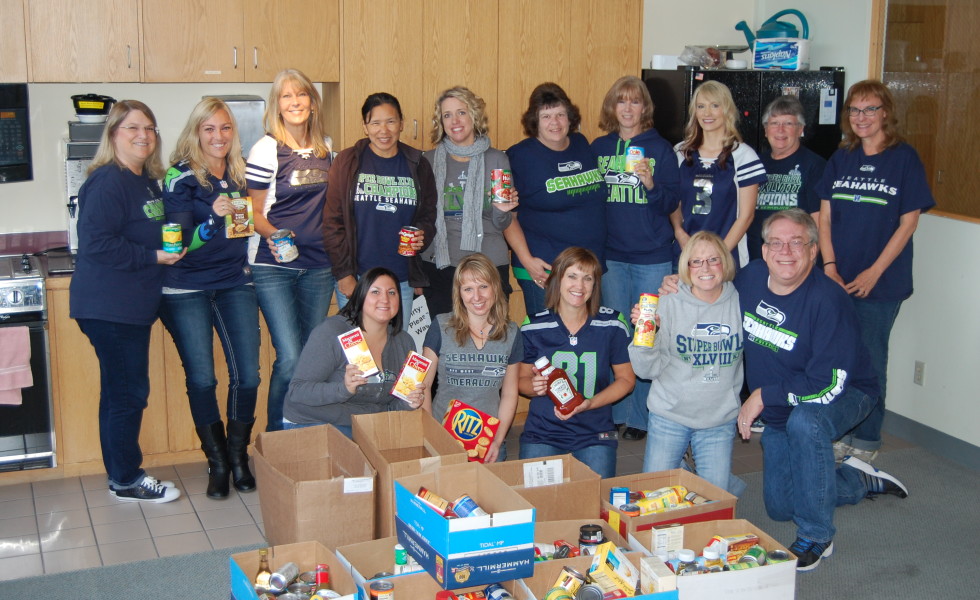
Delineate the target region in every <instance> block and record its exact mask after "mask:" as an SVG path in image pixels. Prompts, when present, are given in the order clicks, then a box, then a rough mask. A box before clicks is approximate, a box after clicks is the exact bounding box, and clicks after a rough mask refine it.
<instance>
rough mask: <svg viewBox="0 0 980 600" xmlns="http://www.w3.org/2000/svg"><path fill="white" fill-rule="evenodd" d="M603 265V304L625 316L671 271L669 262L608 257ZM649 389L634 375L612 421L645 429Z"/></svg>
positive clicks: (655, 289) (614, 412)
mask: <svg viewBox="0 0 980 600" xmlns="http://www.w3.org/2000/svg"><path fill="white" fill-rule="evenodd" d="M606 269H607V271H606V272H605V273H604V274H603V275H602V305H603V306H608V307H609V308H612V309H614V310H618V311H619V312H621V313H623V315H625V316H626V319H627V320H628V319H629V318H630V311H631V310H633V305H634V304H636V303H637V302H639V300H640V294H656V293H657V289H658V288H659V287H660V283H661V282H662V281H663V279H664V277H665V276H667V275H670V274H671V273H672V271H671V270H670V263H669V262H665V263H657V264H653V265H636V264H632V263H626V262H619V261H615V260H607V261H606ZM649 393H650V380H649V379H640V378H639V377H637V378H636V386H635V387H634V388H633V391H632V392H630V394H629V395H628V396H626V397H625V398H623V399H622V400H620V401H618V402H616V403H615V404H613V408H612V411H613V422H614V423H623V424H625V425H626V426H627V427H632V428H634V429H642V430H644V431H646V430H647V395H648V394H649Z"/></svg>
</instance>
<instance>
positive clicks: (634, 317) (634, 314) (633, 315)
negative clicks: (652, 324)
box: [630, 303, 660, 330]
mask: <svg viewBox="0 0 980 600" xmlns="http://www.w3.org/2000/svg"><path fill="white" fill-rule="evenodd" d="M639 319H640V305H639V303H637V304H634V305H633V310H631V311H630V323H632V324H633V325H636V322H637V321H638V320H639ZM653 320H654V321H656V323H657V329H658V330H659V329H660V313H655V314H654V315H653Z"/></svg>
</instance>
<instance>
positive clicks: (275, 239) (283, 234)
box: [269, 229, 299, 263]
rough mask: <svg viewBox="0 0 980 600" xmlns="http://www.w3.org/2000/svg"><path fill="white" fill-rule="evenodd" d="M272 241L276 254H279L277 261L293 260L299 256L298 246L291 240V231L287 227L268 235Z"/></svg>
mask: <svg viewBox="0 0 980 600" xmlns="http://www.w3.org/2000/svg"><path fill="white" fill-rule="evenodd" d="M269 239H270V240H272V243H273V244H275V245H276V254H278V255H279V262H284V263H287V262H293V261H294V260H296V259H297V258H299V248H297V247H296V243H295V242H294V241H293V232H292V231H290V230H288V229H280V230H279V231H277V232H275V233H273V234H272V235H270V236H269Z"/></svg>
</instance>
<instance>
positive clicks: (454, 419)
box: [442, 400, 500, 463]
mask: <svg viewBox="0 0 980 600" xmlns="http://www.w3.org/2000/svg"><path fill="white" fill-rule="evenodd" d="M442 425H443V427H445V428H446V430H447V431H448V432H449V433H450V434H451V435H452V436H453V437H454V438H456V439H457V440H459V441H460V442H462V444H463V448H465V449H466V454H467V456H468V457H469V459H470V462H481V463H482V462H483V460H484V459H485V458H486V456H487V448H489V447H490V443H491V442H493V438H494V436H496V435H497V429H498V428H499V427H500V419H498V418H497V417H491V416H490V415H488V414H487V413H485V412H483V411H480V410H477V409H475V408H473V407H472V406H470V405H469V404H466V403H465V402H461V401H459V400H453V401H452V402H451V403H450V404H449V410H448V411H446V416H445V417H443V419H442Z"/></svg>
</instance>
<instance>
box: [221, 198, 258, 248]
mask: <svg viewBox="0 0 980 600" xmlns="http://www.w3.org/2000/svg"><path fill="white" fill-rule="evenodd" d="M231 210H232V212H231V214H230V215H225V237H226V238H241V237H249V236H251V235H252V234H254V233H255V221H253V220H252V197H251V196H243V197H241V198H232V199H231Z"/></svg>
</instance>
